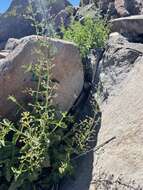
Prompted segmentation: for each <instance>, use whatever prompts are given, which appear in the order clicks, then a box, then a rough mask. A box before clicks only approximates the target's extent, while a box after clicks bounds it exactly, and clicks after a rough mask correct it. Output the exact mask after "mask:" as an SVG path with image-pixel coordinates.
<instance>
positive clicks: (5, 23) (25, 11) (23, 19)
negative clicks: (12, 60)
mask: <svg viewBox="0 0 143 190" xmlns="http://www.w3.org/2000/svg"><path fill="white" fill-rule="evenodd" d="M69 5H70V6H71V4H70V3H69V2H68V1H67V0H56V1H55V2H54V3H50V4H49V2H48V1H46V0H32V1H31V0H24V1H23V0H13V1H12V3H11V5H10V7H9V9H8V10H7V11H6V12H5V13H4V14H2V15H0V49H2V48H4V46H5V42H6V41H7V40H8V39H9V38H21V37H24V36H28V35H32V34H35V27H34V26H33V25H32V23H33V21H32V20H31V19H30V16H31V8H32V11H33V13H34V14H36V16H35V18H34V19H35V20H36V21H39V22H41V21H42V20H45V18H48V19H49V20H51V19H53V25H54V23H55V22H56V23H55V25H54V27H55V29H56V28H58V27H59V26H60V22H59V23H57V19H58V20H62V21H63V22H64V23H65V25H66V24H68V23H69V19H70V18H69V16H70V15H69V14H68V12H66V10H65V8H66V7H67V6H69ZM63 10H64V11H65V14H66V17H65V14H62V13H60V12H61V11H63ZM56 15H57V16H56ZM55 16H56V20H54V17H55ZM48 30H49V27H48V26H47V27H46V31H45V32H48ZM47 35H48V34H47Z"/></svg>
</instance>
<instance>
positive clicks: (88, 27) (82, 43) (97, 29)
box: [62, 17, 109, 57]
mask: <svg viewBox="0 0 143 190" xmlns="http://www.w3.org/2000/svg"><path fill="white" fill-rule="evenodd" d="M62 31H63V33H64V39H65V40H68V41H72V42H75V43H76V44H77V45H78V47H79V50H80V53H81V56H82V57H86V55H87V54H88V53H89V51H90V49H93V48H98V47H104V45H105V42H106V40H107V39H108V34H109V28H108V26H107V24H106V23H105V22H104V21H103V20H101V19H97V20H94V19H92V18H90V17H87V18H85V19H84V22H83V23H82V24H81V23H80V22H79V21H75V22H73V23H72V24H71V25H70V26H69V27H68V28H64V27H62Z"/></svg>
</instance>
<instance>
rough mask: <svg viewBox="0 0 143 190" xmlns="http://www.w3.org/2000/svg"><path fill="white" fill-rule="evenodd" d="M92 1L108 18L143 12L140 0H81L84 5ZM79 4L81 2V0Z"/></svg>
mask: <svg viewBox="0 0 143 190" xmlns="http://www.w3.org/2000/svg"><path fill="white" fill-rule="evenodd" d="M92 3H96V6H97V7H98V8H99V10H100V11H101V13H102V15H106V16H107V17H108V18H109V19H110V18H118V17H125V16H130V15H140V14H142V13H143V1H142V0H99V1H94V0H85V1H84V0H83V5H84V6H87V5H89V4H92ZM80 4H82V1H81V3H80Z"/></svg>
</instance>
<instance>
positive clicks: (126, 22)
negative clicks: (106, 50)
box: [111, 15, 143, 42]
mask: <svg viewBox="0 0 143 190" xmlns="http://www.w3.org/2000/svg"><path fill="white" fill-rule="evenodd" d="M111 30H112V32H119V33H121V34H123V35H125V36H128V37H130V38H132V41H139V42H141V41H143V15H136V16H129V17H124V18H118V19H114V20H112V21H111Z"/></svg>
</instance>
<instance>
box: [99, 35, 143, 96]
mask: <svg viewBox="0 0 143 190" xmlns="http://www.w3.org/2000/svg"><path fill="white" fill-rule="evenodd" d="M142 54H143V44H139V43H132V42H129V41H128V40H127V38H125V37H123V36H122V35H120V34H119V33H117V32H115V33H112V34H111V35H110V38H109V41H108V43H107V45H106V50H105V52H104V54H103V57H102V59H101V61H100V63H99V68H98V69H99V71H98V73H100V85H99V87H100V89H101V91H102V95H103V96H102V98H103V100H105V99H107V98H108V96H109V95H110V96H111V95H115V94H118V91H117V88H116V86H119V84H120V83H121V82H122V81H123V80H124V79H125V78H126V77H127V76H128V73H129V72H130V71H131V69H132V68H133V67H134V63H135V61H136V60H137V59H138V58H140V56H142Z"/></svg>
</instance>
